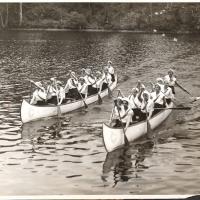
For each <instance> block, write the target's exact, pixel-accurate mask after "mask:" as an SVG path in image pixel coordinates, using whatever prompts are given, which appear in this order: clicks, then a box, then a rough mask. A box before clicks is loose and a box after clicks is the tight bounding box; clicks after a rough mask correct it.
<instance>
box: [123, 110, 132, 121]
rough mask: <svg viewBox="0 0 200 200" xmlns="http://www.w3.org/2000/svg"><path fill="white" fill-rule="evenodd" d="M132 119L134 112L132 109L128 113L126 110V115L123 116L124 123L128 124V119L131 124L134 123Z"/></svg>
mask: <svg viewBox="0 0 200 200" xmlns="http://www.w3.org/2000/svg"><path fill="white" fill-rule="evenodd" d="M120 114H121V113H120ZM124 115H125V116H124ZM132 117H133V110H132V109H131V108H128V110H126V111H125V110H124V114H123V115H121V120H122V123H126V122H127V121H128V119H130V122H132Z"/></svg>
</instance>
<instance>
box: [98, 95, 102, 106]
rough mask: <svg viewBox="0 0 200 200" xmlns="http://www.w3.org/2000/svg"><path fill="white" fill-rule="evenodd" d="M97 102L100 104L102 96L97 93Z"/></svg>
mask: <svg viewBox="0 0 200 200" xmlns="http://www.w3.org/2000/svg"><path fill="white" fill-rule="evenodd" d="M98 104H99V105H101V104H102V98H101V96H100V95H99V94H98Z"/></svg>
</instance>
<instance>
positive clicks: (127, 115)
mask: <svg viewBox="0 0 200 200" xmlns="http://www.w3.org/2000/svg"><path fill="white" fill-rule="evenodd" d="M123 106H124V109H123V110H124V114H123V115H122V116H121V121H122V125H123V127H124V131H125V132H126V130H127V128H128V127H129V125H130V124H131V123H132V122H133V115H134V113H133V110H132V109H131V107H130V103H129V99H128V98H123Z"/></svg>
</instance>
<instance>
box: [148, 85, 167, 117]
mask: <svg viewBox="0 0 200 200" xmlns="http://www.w3.org/2000/svg"><path fill="white" fill-rule="evenodd" d="M151 97H152V99H153V101H154V108H164V107H166V100H165V95H164V94H163V93H162V92H161V88H160V86H159V85H158V84H155V91H154V92H152V93H151ZM157 112H159V109H155V110H154V114H155V113H157Z"/></svg>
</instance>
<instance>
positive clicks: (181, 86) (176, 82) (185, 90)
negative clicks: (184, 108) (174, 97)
mask: <svg viewBox="0 0 200 200" xmlns="http://www.w3.org/2000/svg"><path fill="white" fill-rule="evenodd" d="M176 85H177V86H178V87H179V88H180V89H182V90H183V91H184V92H186V93H187V94H189V95H190V96H191V97H193V95H192V94H191V93H190V92H188V91H187V90H186V89H185V88H184V87H182V86H181V85H180V84H179V83H178V82H176Z"/></svg>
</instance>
